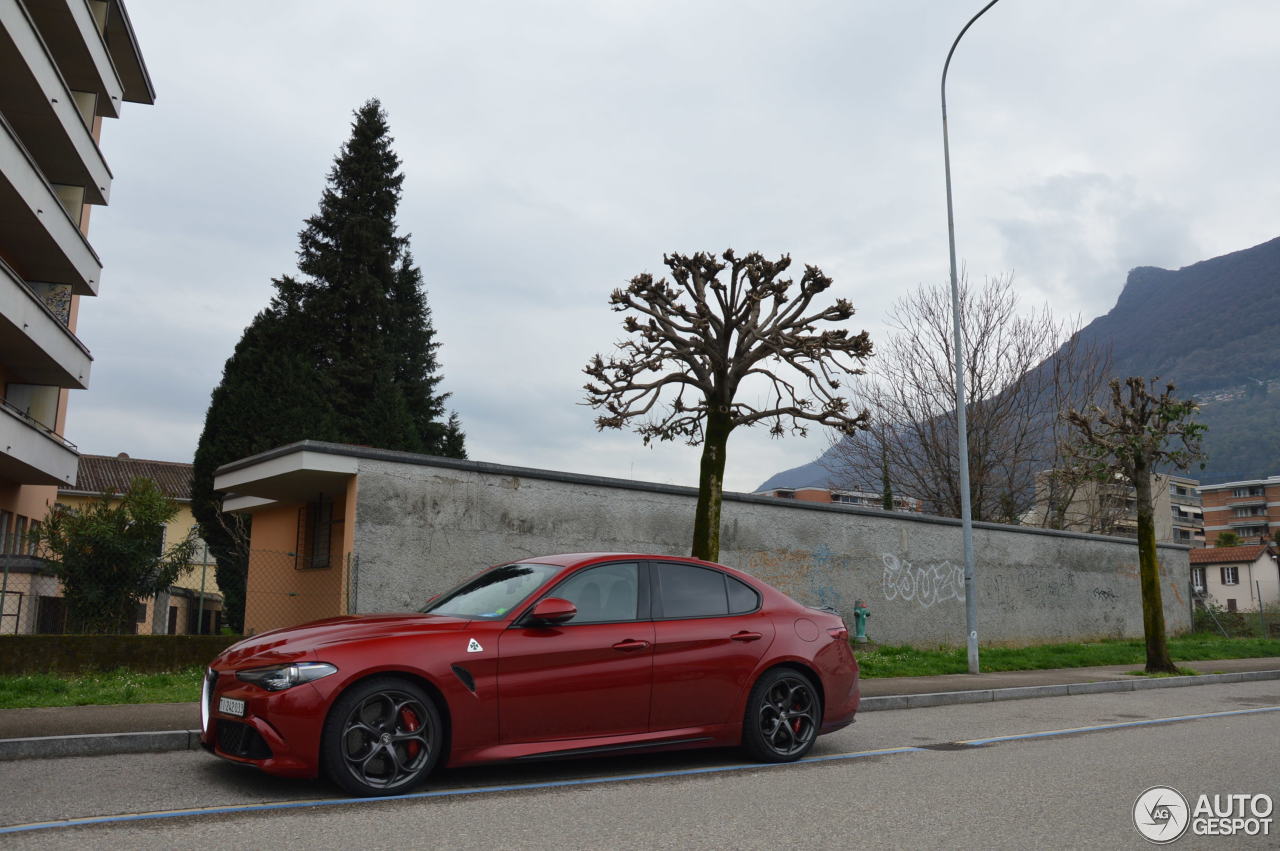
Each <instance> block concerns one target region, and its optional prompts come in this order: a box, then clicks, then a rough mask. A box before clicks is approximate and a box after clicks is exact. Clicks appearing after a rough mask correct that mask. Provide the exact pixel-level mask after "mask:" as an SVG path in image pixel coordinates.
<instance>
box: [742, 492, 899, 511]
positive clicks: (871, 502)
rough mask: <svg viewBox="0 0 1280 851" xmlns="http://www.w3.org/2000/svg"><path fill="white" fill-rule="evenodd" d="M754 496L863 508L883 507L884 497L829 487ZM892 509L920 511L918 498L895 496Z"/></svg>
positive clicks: (763, 493) (759, 493)
mask: <svg viewBox="0 0 1280 851" xmlns="http://www.w3.org/2000/svg"><path fill="white" fill-rule="evenodd" d="M755 495H756V496H772V497H777V498H778V499H795V500H799V501H800V502H832V503H837V504H839V505H861V506H863V507H864V508H884V497H883V496H882V495H881V494H878V493H872V492H871V491H850V490H831V489H830V488H813V487H809V488H774V489H772V490H765V491H756V492H755ZM893 510H894V511H914V512H916V513H917V514H918V513H919V512H920V511H921V504H920V500H918V499H916V498H915V497H911V496H895V497H894V498H893Z"/></svg>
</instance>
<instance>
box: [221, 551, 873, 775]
mask: <svg viewBox="0 0 1280 851" xmlns="http://www.w3.org/2000/svg"><path fill="white" fill-rule="evenodd" d="M858 698H859V694H858V666H857V663H856V662H855V661H854V658H853V653H852V652H851V651H850V648H849V633H848V629H847V628H846V627H845V624H844V622H843V621H842V620H841V619H840V616H839V615H838V614H836V613H835V612H834V611H832V610H829V609H818V608H811V607H807V606H804V605H801V604H800V603H797V602H796V601H794V600H792V599H791V598H790V597H788V596H786V595H785V594H783V593H782V592H780V591H778V590H777V589H775V588H772V587H771V586H769V585H768V584H766V583H764V582H761V581H760V580H759V579H756V578H755V577H752V576H749V575H747V574H745V573H742V572H740V571H737V570H734V569H732V568H729V567H725V566H723V565H719V564H712V563H710V562H704V561H698V560H696V559H688V558H671V557H667V556H654V555H635V554H618V553H585V554H584V553H577V554H570V555H554V556H546V557H542V558H529V559H521V560H520V561H517V562H514V563H510V564H503V565H499V566H497V567H493V568H490V569H489V570H487V571H485V572H483V573H481V574H479V575H478V576H476V577H474V578H473V579H471V580H469V581H467V582H465V583H463V584H462V585H460V586H459V587H457V588H455V589H454V590H452V591H450V592H449V593H447V594H443V595H441V596H439V597H436V598H434V599H432V600H431V601H430V602H429V603H428V604H427V605H426V607H425V608H424V609H423V610H422V611H421V612H416V613H397V614H376V615H352V616H347V617H337V618H330V619H328V620H322V621H316V622H315V623H309V624H304V625H302V626H294V627H288V628H286V629H277V630H273V631H271V632H264V633H262V634H260V635H255V636H252V637H250V638H246V639H245V640H243V641H241V642H239V643H238V644H235V645H232V646H231V647H229V648H228V649H227V650H226V651H225V652H223V653H222V654H221V655H220V656H218V657H217V658H216V659H214V660H213V662H212V664H211V665H210V667H209V670H208V672H207V674H206V676H205V682H204V693H203V695H202V698H201V704H200V705H201V709H202V724H203V729H202V735H201V739H202V741H203V744H204V746H205V748H206V749H208V750H210V751H212V752H213V753H214V754H216V755H218V756H220V757H223V758H224V759H228V760H232V761H234V762H239V763H246V764H249V765H254V766H257V767H258V768H260V769H262V770H263V771H265V772H268V773H271V774H277V775H282V776H288V777H317V776H320V775H322V774H323V775H327V776H328V777H329V778H331V779H332V780H333V781H334V782H336V783H337V784H338V785H340V786H342V787H343V788H344V789H346V790H347V791H348V792H350V793H353V794H356V795H392V794H398V793H402V792H406V791H409V790H411V789H412V788H413V787H414V786H415V785H416V784H418V782H419V781H421V780H422V779H423V778H424V777H426V776H427V775H428V774H429V773H431V771H432V770H433V769H435V768H436V767H438V766H461V765H471V764H475V763H481V762H492V761H499V760H523V759H537V758H561V757H576V756H592V755H605V754H619V753H635V752H641V751H650V750H672V749H678V748H698V747H720V746H741V747H742V748H743V750H745V751H746V753H747V754H748V755H749V756H750V757H751V758H753V759H756V760H761V761H765V762H786V761H790V760H796V759H799V758H800V757H802V756H804V755H805V754H806V753H808V752H809V749H810V748H812V747H813V743H814V739H815V738H817V737H818V736H819V735H821V734H823V733H828V732H831V731H833V730H838V729H840V728H841V727H844V726H846V725H848V724H849V723H851V722H852V721H853V717H854V713H855V712H856V711H857V709H858Z"/></svg>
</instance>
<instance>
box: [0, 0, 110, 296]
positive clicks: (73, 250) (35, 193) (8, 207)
mask: <svg viewBox="0 0 1280 851" xmlns="http://www.w3.org/2000/svg"><path fill="white" fill-rule="evenodd" d="M0 2H5V0H0ZM0 257H3V259H4V260H6V261H7V262H8V263H9V265H10V266H12V267H13V268H14V269H15V270H16V271H17V273H18V274H19V275H20V276H21V277H22V278H23V279H25V280H28V281H46V282H48V283H51V284H69V285H70V286H71V287H72V292H74V293H75V294H77V295H97V293H98V278H99V275H100V274H101V272H102V261H101V260H99V259H98V255H97V254H96V253H94V250H93V248H92V247H90V245H89V241H88V240H86V239H85V237H84V234H82V233H81V232H80V228H79V227H77V225H76V222H74V221H73V220H72V219H71V216H70V215H69V214H68V213H67V211H66V209H64V208H63V206H62V201H61V200H59V198H58V195H57V193H56V192H55V191H54V189H53V187H52V186H50V185H49V182H48V181H47V180H46V179H45V177H44V175H43V174H42V173H41V172H40V169H39V168H38V167H37V166H36V163H35V160H34V159H33V158H32V156H31V154H30V152H28V150H27V148H26V147H25V146H24V145H23V144H22V142H21V141H20V140H19V138H18V136H17V134H16V133H15V132H14V129H13V127H12V126H11V125H10V124H9V122H8V121H7V120H6V119H5V118H4V117H3V116H0Z"/></svg>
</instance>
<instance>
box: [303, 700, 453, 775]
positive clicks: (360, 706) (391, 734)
mask: <svg viewBox="0 0 1280 851" xmlns="http://www.w3.org/2000/svg"><path fill="white" fill-rule="evenodd" d="M320 747H321V752H322V756H323V762H324V766H325V771H326V772H327V773H328V775H329V777H330V779H332V780H333V781H334V782H335V783H337V784H338V785H339V786H341V787H342V788H343V789H346V790H347V791H348V792H350V793H352V794H353V795H395V794H399V793H401V792H407V791H409V790H410V789H412V788H413V786H414V785H416V784H417V783H418V782H419V781H420V780H422V779H423V778H424V777H426V776H427V775H428V774H430V773H431V769H433V768H434V767H435V765H436V762H437V761H438V760H439V758H440V753H441V751H442V750H443V747H444V727H443V725H442V724H441V723H440V712H439V710H437V709H436V706H435V702H434V701H433V700H432V699H431V697H430V696H429V695H428V694H427V693H426V692H425V691H424V690H423V689H422V687H421V686H419V685H417V684H416V683H414V682H412V681H411V680H407V679H403V678H400V677H377V678H374V679H370V680H365V681H364V682H361V683H357V684H356V685H354V686H352V687H351V688H350V689H348V690H347V691H345V692H343V694H342V695H341V696H340V697H339V698H338V699H337V700H336V701H335V702H334V704H333V708H332V709H331V710H330V711H329V717H328V720H326V721H325V725H324V734H323V738H322V740H321V745H320Z"/></svg>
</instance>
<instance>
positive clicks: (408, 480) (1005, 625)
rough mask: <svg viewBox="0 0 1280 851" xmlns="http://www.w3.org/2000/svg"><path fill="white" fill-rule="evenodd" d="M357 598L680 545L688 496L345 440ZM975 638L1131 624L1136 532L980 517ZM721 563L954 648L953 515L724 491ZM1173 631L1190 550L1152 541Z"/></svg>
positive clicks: (1031, 638)
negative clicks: (1052, 528) (521, 564)
mask: <svg viewBox="0 0 1280 851" xmlns="http://www.w3.org/2000/svg"><path fill="white" fill-rule="evenodd" d="M353 454H358V455H359V456H360V461H359V473H358V480H359V496H358V506H357V510H356V512H355V515H356V516H355V521H356V523H355V541H354V544H355V551H356V552H357V553H358V555H359V559H360V570H359V577H358V587H357V589H356V590H357V606H358V609H359V610H360V611H365V612H368V611H378V610H386V609H401V610H403V609H406V608H416V607H418V606H420V605H422V603H423V601H425V600H426V599H427V598H428V597H429V596H431V595H432V594H434V593H436V592H439V591H443V590H445V588H446V587H448V586H450V585H452V584H454V583H456V582H458V581H460V580H462V579H464V578H465V577H467V576H469V575H471V574H473V573H475V572H477V571H479V570H481V569H483V568H484V567H487V566H488V565H490V564H496V563H501V562H505V561H510V560H514V559H520V558H528V557H532V556H538V555H546V554H549V553H557V552H579V551H585V552H590V551H619V552H654V553H667V554H675V555H683V554H686V553H688V547H689V540H690V534H691V525H692V518H693V512H694V504H695V500H696V493H695V491H693V490H692V489H689V488H678V487H671V486H664V485H650V484H641V483H636V482H627V481H621V480H616V479H600V478H593V477H586V476H574V475H568V474H560V473H549V472H546V471H537V470H525V469H520V468H512V467H500V466H497V465H491V464H483V463H478V462H467V461H449V460H445V459H436V458H426V457H423V456H412V455H406V454H401V453H387V452H379V451H376V450H355V451H354V452H353ZM974 541H975V551H976V557H977V583H978V593H979V596H978V612H979V615H978V617H979V638H980V640H981V641H983V642H984V643H985V642H1007V643H1027V642H1039V641H1045V640H1060V639H1061V640H1065V639H1087V638H1097V637H1121V636H1132V637H1136V636H1141V634H1142V610H1141V604H1140V596H1139V588H1138V551H1137V545H1136V543H1134V542H1133V541H1129V540H1121V539H1116V538H1103V537H1097V536H1087V535H1080V534H1074V533H1054V532H1043V531H1032V530H1028V529H1025V528H1017V527H1008V526H995V525H988V524H979V525H978V527H977V529H976V530H975V537H974ZM721 547H722V548H721V554H720V561H722V562H723V563H725V564H729V565H732V566H735V567H738V568H741V569H743V570H746V571H748V572H749V573H752V574H754V575H756V576H758V577H760V578H762V579H764V580H765V581H767V582H769V583H771V584H773V585H775V586H776V587H778V588H781V589H782V590H784V591H786V592H787V593H789V594H791V595H792V596H793V597H795V598H796V599H798V600H800V601H802V602H805V603H809V604H825V605H830V606H834V607H835V608H837V609H838V610H840V611H841V612H842V613H843V614H844V615H845V616H846V619H849V620H850V621H851V619H850V617H849V615H850V613H851V611H852V609H853V606H854V601H855V600H858V599H861V600H865V601H866V603H867V604H868V605H869V606H870V607H871V611H872V617H871V620H870V623H869V629H868V632H869V633H870V635H871V637H872V638H873V639H874V640H877V641H880V642H888V643H907V642H909V643H913V644H920V645H929V644H950V645H962V644H963V643H964V641H965V634H964V620H965V619H964V581H963V566H962V565H963V562H962V556H961V546H960V527H959V522H958V521H953V520H947V519H942V518H934V517H927V516H923V515H918V514H902V513H886V512H881V511H875V510H871V509H864V508H858V507H852V506H842V505H817V504H812V503H800V502H797V501H794V500H782V499H772V498H765V497H755V496H748V495H736V494H735V495H727V496H726V498H725V506H724V529H723V535H722V539H721ZM1160 559H1161V564H1162V568H1163V571H1164V576H1165V579H1164V602H1165V617H1166V619H1167V622H1168V628H1169V631H1170V633H1176V632H1179V631H1183V630H1186V629H1187V628H1188V627H1189V626H1190V614H1189V604H1188V598H1187V580H1188V577H1189V568H1188V560H1187V549H1186V548H1185V547H1180V546H1163V547H1161V549H1160Z"/></svg>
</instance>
